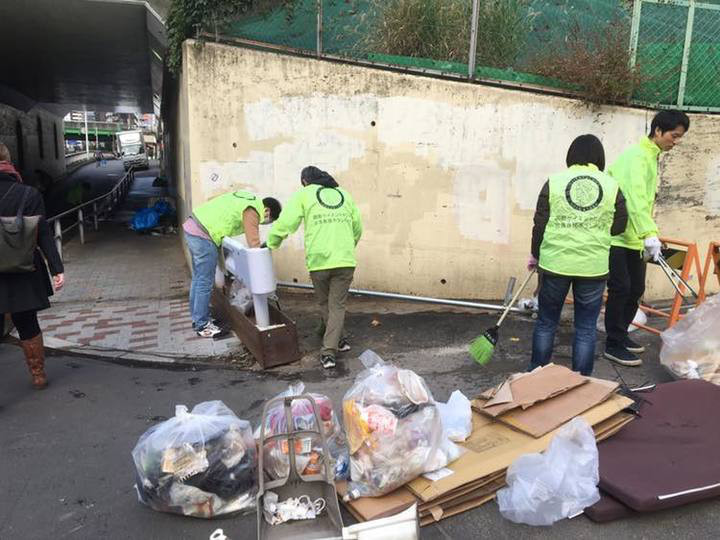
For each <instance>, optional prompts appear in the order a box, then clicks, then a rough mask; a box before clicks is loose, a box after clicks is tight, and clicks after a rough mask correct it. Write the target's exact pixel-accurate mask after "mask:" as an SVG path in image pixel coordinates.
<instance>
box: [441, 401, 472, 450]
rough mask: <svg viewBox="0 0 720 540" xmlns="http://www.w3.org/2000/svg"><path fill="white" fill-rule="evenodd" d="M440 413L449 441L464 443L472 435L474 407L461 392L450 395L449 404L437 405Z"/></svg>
mask: <svg viewBox="0 0 720 540" xmlns="http://www.w3.org/2000/svg"><path fill="white" fill-rule="evenodd" d="M435 405H436V406H437V408H438V410H439V411H440V419H441V420H442V424H443V429H444V430H445V435H447V437H448V439H450V440H451V441H454V442H464V441H465V439H467V438H468V437H469V436H470V435H471V434H472V407H471V405H470V400H469V399H468V398H467V397H465V394H463V393H462V392H461V391H460V390H455V391H454V392H453V393H452V394H450V399H449V400H448V402H447V403H442V402H440V401H438V402H437V403H436V404H435Z"/></svg>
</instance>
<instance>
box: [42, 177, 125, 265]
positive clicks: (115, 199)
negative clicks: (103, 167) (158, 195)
mask: <svg viewBox="0 0 720 540" xmlns="http://www.w3.org/2000/svg"><path fill="white" fill-rule="evenodd" d="M134 179H135V171H134V169H133V168H132V167H131V168H130V170H129V171H128V172H126V173H125V175H124V176H123V177H122V178H121V179H120V180H119V181H118V183H117V184H115V186H114V187H113V188H112V189H111V190H110V191H108V192H107V193H105V194H103V195H100V196H99V197H95V198H94V199H92V200H89V201H87V202H84V203H82V204H79V205H77V206H74V207H73V208H70V209H69V210H65V211H64V212H61V213H59V214H57V215H56V216H53V217H51V218H48V220H47V222H48V224H50V223H52V224H53V227H54V231H55V235H54V237H55V245H56V246H57V250H58V253H59V254H60V258H61V259H62V237H63V234H65V233H68V232H70V231H71V230H73V229H74V228H75V227H77V228H78V231H79V234H80V243H81V244H84V243H85V225H86V223H88V222H89V221H90V220H92V224H93V229H94V230H96V231H97V230H98V218H99V217H100V216H102V215H103V214H105V213H109V212H110V211H112V210H113V209H114V208H115V207H116V206H117V204H118V203H119V202H120V201H122V200H123V199H124V198H125V197H126V196H127V194H128V192H129V191H130V186H131V185H132V183H133V180H134ZM89 207H92V213H90V212H86V211H85V209H89ZM73 214H76V215H77V221H74V222H73V223H71V224H70V225H68V226H67V227H65V228H64V229H63V226H62V222H61V218H64V217H66V216H70V215H73Z"/></svg>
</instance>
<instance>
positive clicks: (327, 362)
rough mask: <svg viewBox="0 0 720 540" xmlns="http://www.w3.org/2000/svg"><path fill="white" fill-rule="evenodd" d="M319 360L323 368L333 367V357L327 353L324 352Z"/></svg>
mask: <svg viewBox="0 0 720 540" xmlns="http://www.w3.org/2000/svg"><path fill="white" fill-rule="evenodd" d="M320 362H321V363H322V366H323V367H324V368H325V369H330V368H334V367H335V359H334V358H333V357H332V356H330V355H329V354H324V355H323V356H322V358H321V359H320Z"/></svg>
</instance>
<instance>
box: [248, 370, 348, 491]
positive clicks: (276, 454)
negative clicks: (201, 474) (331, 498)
mask: <svg viewBox="0 0 720 540" xmlns="http://www.w3.org/2000/svg"><path fill="white" fill-rule="evenodd" d="M304 393H305V385H304V384H303V383H302V382H297V383H293V384H291V385H290V386H289V387H288V389H287V390H285V391H284V392H281V393H280V394H278V395H277V396H275V397H291V396H299V395H301V394H304ZM310 396H311V397H312V398H313V400H314V401H315V404H316V405H317V409H318V414H319V415H320V424H321V425H322V429H323V433H324V435H325V440H326V442H327V446H328V452H329V453H330V468H331V470H333V471H334V473H335V479H336V480H343V479H345V478H347V477H348V474H349V468H350V457H349V455H348V447H347V440H346V438H345V432H344V431H343V429H342V426H341V425H340V421H339V420H338V417H337V415H336V414H335V411H334V410H333V405H332V402H331V401H330V398H328V397H327V396H325V395H323V394H316V393H310ZM290 409H291V412H292V418H293V423H294V424H295V426H294V429H295V430H305V429H307V430H318V426H316V425H315V416H314V413H313V408H312V404H311V403H310V401H308V400H307V399H295V400H293V402H292V404H291V406H290ZM287 432H288V429H287V420H286V418H285V408H284V406H283V405H282V404H277V405H276V406H273V407H271V408H270V410H268V412H267V416H266V419H265V436H266V437H268V436H270V435H278V434H281V433H287ZM255 438H256V439H259V438H260V426H258V428H257V429H256V430H255ZM263 456H264V458H263V459H264V463H263V468H264V469H265V473H266V474H267V475H268V476H269V478H270V479H271V480H276V479H279V478H285V477H286V476H288V474H289V472H290V456H289V452H288V446H287V441H284V440H282V441H268V442H266V443H265V448H264V454H263ZM324 458H325V456H324V455H323V451H322V442H321V440H320V437H317V436H316V437H312V436H309V437H305V438H303V439H301V440H300V442H299V444H296V448H295V460H296V467H297V469H298V471H297V472H298V474H300V475H308V474H321V473H322V472H324V470H323V467H324V461H323V460H324Z"/></svg>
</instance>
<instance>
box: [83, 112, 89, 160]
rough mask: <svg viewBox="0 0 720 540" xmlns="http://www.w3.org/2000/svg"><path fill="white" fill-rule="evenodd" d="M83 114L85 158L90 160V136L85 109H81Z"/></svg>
mask: <svg viewBox="0 0 720 540" xmlns="http://www.w3.org/2000/svg"><path fill="white" fill-rule="evenodd" d="M83 112H84V113H85V155H86V156H87V158H88V159H89V158H90V136H89V134H88V125H87V107H84V108H83Z"/></svg>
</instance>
